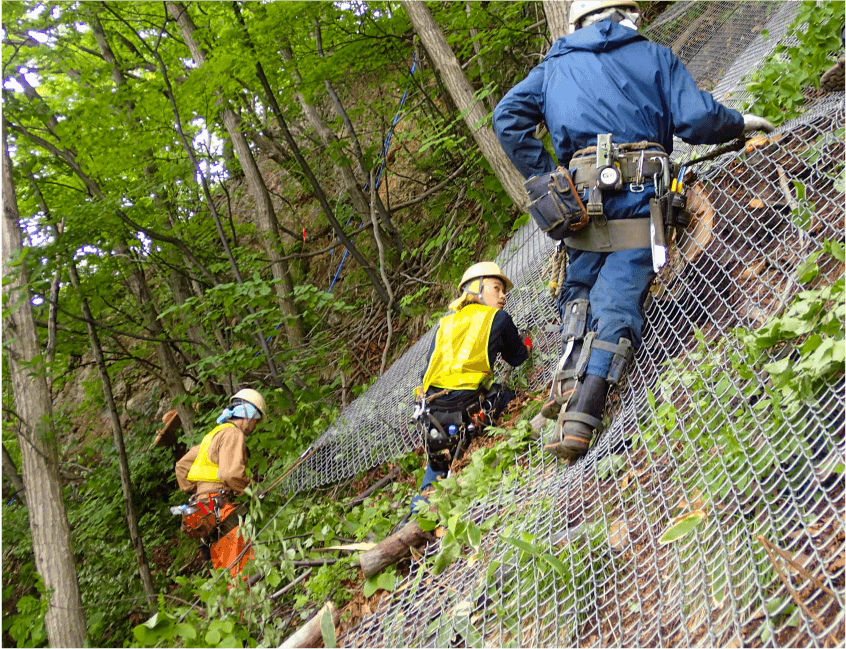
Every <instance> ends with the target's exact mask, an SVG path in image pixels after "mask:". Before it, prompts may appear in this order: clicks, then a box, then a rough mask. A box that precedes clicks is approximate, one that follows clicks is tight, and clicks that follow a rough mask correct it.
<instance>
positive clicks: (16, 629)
mask: <svg viewBox="0 0 846 649" xmlns="http://www.w3.org/2000/svg"><path fill="white" fill-rule="evenodd" d="M21 573H22V576H23V575H24V574H25V575H26V576H27V577H28V578H29V579H31V580H32V581H29V583H31V584H33V586H34V589H35V590H36V591H37V594H38V595H39V597H38V598H36V597H34V596H33V595H24V596H23V597H21V598H20V599H19V600H18V603H17V605H16V608H17V611H18V614H17V615H16V616H14V617H12V618H10V620H9V621H10V624H9V625H8V628H7V624H6V622H7V618H6V617H5V616H4V617H3V632H4V633H6V632H8V633H9V635H10V636H12V638H14V640H15V643H16V644H17V646H18V647H43V646H44V643H45V642H46V641H47V631H46V630H45V628H44V615H45V614H46V613H47V603H48V600H47V598H46V597H45V596H44V595H45V593H46V591H45V589H44V581H43V580H42V579H41V575H39V574H38V573H37V572H35V570H34V569H33V568H32V564H27V565H26V566H24V569H23V570H21ZM9 591H11V587H6V588H4V589H3V600H4V601H5V600H6V598H7V596H8V594H11V593H10V592H9Z"/></svg>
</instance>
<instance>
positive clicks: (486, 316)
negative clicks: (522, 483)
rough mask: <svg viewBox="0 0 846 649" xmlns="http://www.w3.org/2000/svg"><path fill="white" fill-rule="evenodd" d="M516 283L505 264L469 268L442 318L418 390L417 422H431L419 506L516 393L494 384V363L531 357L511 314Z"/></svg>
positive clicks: (426, 434)
mask: <svg viewBox="0 0 846 649" xmlns="http://www.w3.org/2000/svg"><path fill="white" fill-rule="evenodd" d="M511 287H512V284H511V280H509V279H508V278H507V277H506V276H505V274H504V273H503V272H502V270H501V269H500V267H499V266H498V265H497V264H495V263H493V262H490V261H483V262H480V263H477V264H474V265H473V266H471V267H470V268H468V269H467V270H466V271H465V272H464V275H463V276H462V278H461V282H460V283H459V290H460V291H461V295H460V296H459V297H458V299H456V300H455V301H453V302H452V303H451V304H450V305H449V308H450V310H451V311H453V313H450V314H449V315H447V316H445V317H443V318H441V320H440V322H439V323H438V328H437V331H436V333H435V339H434V341H433V342H432V346H431V348H430V351H429V358H428V361H427V366H426V371H425V373H424V374H423V384H422V386H421V387H420V388H418V395H419V396H418V408H417V411H416V414H415V417H416V419H417V420H418V422H420V421H421V420H422V416H423V415H425V417H426V422H427V423H426V424H425V425H423V429H424V430H423V433H424V438H425V443H426V452H427V459H428V463H427V466H426V471H425V473H424V475H423V480H422V483H421V485H420V491H421V494H423V495H418V496H415V498H414V500H412V509H413V508H414V507H415V505H416V503H417V502H420V501H425V493H426V492H427V489H428V488H429V487H430V486H431V485H432V484H433V483H434V482H435V480H437V479H439V478H442V477H445V476H446V475H447V473H448V471H449V467H450V464H451V463H452V460H453V459H455V458H456V456H457V454H458V453H460V452H462V451H463V450H464V448H466V444H467V443H469V441H470V440H469V438H471V437H472V436H473V435H475V434H478V433H480V432H481V428H482V427H483V426H484V425H488V424H491V423H492V422H493V420H494V419H496V418H497V417H498V416H499V415H500V414H501V413H502V411H503V410H504V409H505V407H506V406H507V405H508V403H509V401H511V400H512V399H513V398H514V396H515V395H514V392H513V391H511V390H509V389H508V388H506V387H504V386H502V385H500V384H498V383H494V382H493V365H494V362H495V361H496V358H497V355H501V356H502V358H503V360H505V361H506V362H507V363H508V364H509V365H511V366H512V367H517V366H519V365H521V364H522V363H523V361H525V360H526V359H527V358H528V356H529V348H530V347H531V342H530V341H529V339H528V337H525V341H524V336H521V334H520V332H519V331H518V330H517V327H516V326H515V324H514V321H513V320H512V319H511V316H510V315H509V314H508V313H506V312H505V311H504V310H503V308H504V307H505V295H506V293H507V292H508V291H509V290H511Z"/></svg>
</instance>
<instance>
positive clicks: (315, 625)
mask: <svg viewBox="0 0 846 649" xmlns="http://www.w3.org/2000/svg"><path fill="white" fill-rule="evenodd" d="M327 610H328V611H329V612H330V615H331V616H332V627H333V628H334V629H337V628H338V622H339V621H340V619H341V614H340V613H339V612H338V609H337V608H335V605H334V604H332V602H326V603H325V604H324V605H323V608H321V609H320V610H319V611H318V612H317V614H316V615H315V616H314V617H312V618H311V619H310V620H309V621H308V622H306V623H305V624H303V625H302V626H301V627H300V628H299V629H297V630H296V631H295V632H294V633H293V635H290V636H288V638H287V639H286V640H285V642H283V643H282V644H281V645H279V649H293V648H294V647H322V646H323V645H324V643H323V634H322V633H321V632H320V621H321V620H322V619H323V613H324V612H325V611H327ZM336 634H337V633H336Z"/></svg>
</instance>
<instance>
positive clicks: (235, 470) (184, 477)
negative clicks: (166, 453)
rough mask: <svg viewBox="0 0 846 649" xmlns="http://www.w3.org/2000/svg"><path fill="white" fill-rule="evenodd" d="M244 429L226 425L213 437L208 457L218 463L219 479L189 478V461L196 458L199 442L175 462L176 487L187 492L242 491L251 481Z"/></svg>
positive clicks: (235, 493) (238, 492) (236, 492)
mask: <svg viewBox="0 0 846 649" xmlns="http://www.w3.org/2000/svg"><path fill="white" fill-rule="evenodd" d="M244 440H245V438H244V433H242V432H241V429H240V428H238V427H237V426H234V425H231V426H227V427H226V428H224V429H223V430H221V431H220V432H219V433H217V435H215V436H214V439H212V442H211V445H210V446H209V451H208V456H209V459H210V460H211V461H212V462H214V463H215V464H216V465H217V466H218V467H219V472H218V479H219V480H220V482H193V481H191V480H189V479H188V472H189V471H190V470H191V465H192V464H193V463H194V460H196V459H197V455H198V454H199V451H200V444H198V445H197V446H193V447H191V450H189V451H188V452H187V453H186V454H185V455H183V456H182V457H181V458H180V459H179V461H178V462H177V463H176V482H177V483H178V484H179V488H180V489H181V490H182V491H184V492H186V493H189V494H194V493H196V494H207V493H213V492H216V491H220V490H221V489H226V490H228V491H230V492H232V493H233V494H234V495H238V494H241V493H243V492H244V488H245V487H246V486H247V485H248V484H250V479H249V478H248V477H247V473H246V468H247V447H246V444H245V442H244Z"/></svg>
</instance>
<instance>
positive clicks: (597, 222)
mask: <svg viewBox="0 0 846 649" xmlns="http://www.w3.org/2000/svg"><path fill="white" fill-rule="evenodd" d="M649 224H650V219H622V220H615V221H608V220H607V219H605V217H604V216H602V217H600V218H597V219H594V220H593V221H591V222H590V223H589V224H588V226H587V227H586V228H585V229H584V230H582V231H581V232H579V233H578V234H576V235H574V236H572V237H567V238H566V239H564V243H565V244H566V245H567V247H568V248H574V249H575V250H591V251H594V252H617V251H618V250H630V249H632V248H649Z"/></svg>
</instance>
